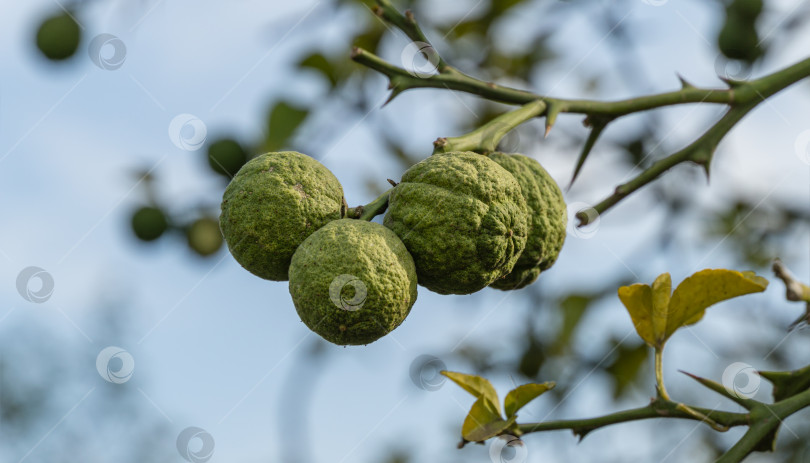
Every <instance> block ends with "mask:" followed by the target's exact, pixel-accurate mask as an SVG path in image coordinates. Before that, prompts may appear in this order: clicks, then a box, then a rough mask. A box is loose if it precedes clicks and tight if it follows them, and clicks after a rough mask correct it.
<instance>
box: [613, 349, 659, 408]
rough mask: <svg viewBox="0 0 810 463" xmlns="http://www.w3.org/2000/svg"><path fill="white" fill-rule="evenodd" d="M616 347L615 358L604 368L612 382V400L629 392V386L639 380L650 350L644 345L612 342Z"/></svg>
mask: <svg viewBox="0 0 810 463" xmlns="http://www.w3.org/2000/svg"><path fill="white" fill-rule="evenodd" d="M614 343H615V346H616V357H615V359H613V361H612V362H611V363H610V364H609V365H608V366H607V367H605V371H606V372H607V373H609V374H610V375H611V376H612V377H613V380H614V383H613V398H614V399H619V398H621V397H623V396H624V395H625V394H626V393H627V392H629V391H630V390H631V389H630V386H632V385H633V384H635V383H636V381H637V380H638V379H639V373H640V372H641V371H642V368H643V367H644V366H645V365H646V364H647V358H648V357H649V354H650V349H649V348H647V345H646V344H644V343H638V344H635V343H633V344H630V343H627V344H625V343H620V341H619V340H614Z"/></svg>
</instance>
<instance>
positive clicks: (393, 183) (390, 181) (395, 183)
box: [386, 178, 398, 186]
mask: <svg viewBox="0 0 810 463" xmlns="http://www.w3.org/2000/svg"><path fill="white" fill-rule="evenodd" d="M386 180H388V183H390V184H391V186H397V185H398V183H397V182H395V181H393V180H391V179H390V178H387V179H386Z"/></svg>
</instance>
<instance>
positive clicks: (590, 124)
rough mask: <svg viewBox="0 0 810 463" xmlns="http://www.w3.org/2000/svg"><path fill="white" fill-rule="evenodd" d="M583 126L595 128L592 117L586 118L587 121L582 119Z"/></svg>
mask: <svg viewBox="0 0 810 463" xmlns="http://www.w3.org/2000/svg"><path fill="white" fill-rule="evenodd" d="M582 126H583V127H588V128H590V127H591V126H593V122H592V121H591V116H585V119H582Z"/></svg>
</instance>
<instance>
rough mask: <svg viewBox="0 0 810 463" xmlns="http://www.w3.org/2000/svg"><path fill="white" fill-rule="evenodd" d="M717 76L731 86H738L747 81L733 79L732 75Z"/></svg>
mask: <svg viewBox="0 0 810 463" xmlns="http://www.w3.org/2000/svg"><path fill="white" fill-rule="evenodd" d="M717 77H718V78H719V79H720V80H722V81H723V82H725V83H726V85H728V86H729V88H737V87H739V86H741V85H743V84H745V83H746V82H745V81H744V80H737V79H732V78H730V77H724V76H717Z"/></svg>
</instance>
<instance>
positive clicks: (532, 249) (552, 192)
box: [489, 153, 568, 290]
mask: <svg viewBox="0 0 810 463" xmlns="http://www.w3.org/2000/svg"><path fill="white" fill-rule="evenodd" d="M489 158H490V159H492V160H493V161H495V162H497V163H498V164H499V165H500V166H501V167H503V168H504V169H506V170H508V171H509V173H511V174H512V175H513V176H514V177H515V179H516V180H517V182H518V184H519V185H520V189H521V192H522V193H523V197H524V198H525V199H526V204H527V205H528V206H529V236H528V239H527V240H526V248H525V249H524V250H523V253H522V254H521V255H520V258H519V259H518V261H517V263H516V264H515V268H514V269H512V271H511V272H510V273H509V274H508V275H506V276H504V277H502V278H499V279H497V280H495V282H494V283H492V284H491V285H490V286H491V287H493V288H497V289H502V290H510V289H520V288H523V287H524V286H526V285H528V284H530V283H533V282H534V281H535V280H536V279H537V277H538V276H539V275H540V272H542V271H544V270H546V269H548V268H549V267H551V266H552V265H554V262H556V260H557V256H558V255H559V254H560V250H561V249H562V247H563V243H564V242H565V235H566V224H567V222H568V211H567V208H566V205H565V200H563V195H562V191H560V187H559V186H557V182H555V181H554V179H553V178H552V177H551V176H550V175H549V174H548V172H546V169H544V168H543V166H541V165H540V163H539V162H537V161H535V160H534V159H532V158H530V157H527V156H524V155H522V154H505V153H492V154H490V155H489Z"/></svg>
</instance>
